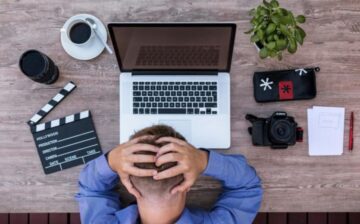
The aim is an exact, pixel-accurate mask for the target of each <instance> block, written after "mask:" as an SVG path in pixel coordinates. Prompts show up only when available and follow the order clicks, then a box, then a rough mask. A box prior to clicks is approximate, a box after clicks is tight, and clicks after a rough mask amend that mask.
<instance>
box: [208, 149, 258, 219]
mask: <svg viewBox="0 0 360 224" xmlns="http://www.w3.org/2000/svg"><path fill="white" fill-rule="evenodd" d="M203 175H207V176H211V177H214V178H216V179H218V180H220V181H221V183H222V185H223V190H224V191H223V193H222V194H221V195H220V197H219V199H218V201H217V202H216V203H215V205H214V206H213V208H212V209H211V211H210V213H209V214H208V215H206V217H204V218H205V220H206V219H210V220H209V221H210V222H211V223H226V224H232V223H234V224H235V223H249V224H251V223H252V222H253V220H254V218H255V216H256V214H257V212H258V210H259V209H260V205H261V200H262V195H263V190H262V188H261V180H260V178H259V177H258V176H257V174H256V171H255V169H254V168H253V167H251V166H250V165H249V164H248V163H247V162H246V159H245V157H244V156H241V155H222V154H219V153H216V152H214V151H209V161H208V165H207V168H206V169H205V171H204V173H203ZM205 223H206V222H205Z"/></svg>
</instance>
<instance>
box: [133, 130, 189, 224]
mask: <svg viewBox="0 0 360 224" xmlns="http://www.w3.org/2000/svg"><path fill="white" fill-rule="evenodd" d="M146 135H151V136H153V137H152V138H148V139H145V140H142V141H141V142H140V143H145V144H151V145H154V146H157V147H162V146H164V145H166V143H161V144H159V143H157V142H156V140H157V139H159V138H161V137H173V138H178V139H180V140H184V141H185V138H184V137H183V136H182V135H181V134H179V133H178V132H176V131H175V130H174V129H173V128H171V127H169V126H165V125H155V126H152V127H149V128H145V129H142V130H140V131H138V132H136V133H135V134H134V135H132V136H131V137H130V140H131V139H134V138H137V137H141V136H146ZM138 153H139V154H150V155H155V153H154V152H148V151H141V152H138ZM176 164H177V163H176V162H169V163H165V164H163V165H161V166H160V167H157V166H156V165H155V163H136V164H134V165H135V166H137V167H139V168H142V169H156V170H157V171H158V172H161V171H164V170H166V169H169V168H171V167H173V166H176ZM130 180H131V182H132V184H133V185H134V187H135V188H136V189H137V190H138V191H139V192H140V193H141V195H142V197H141V199H138V206H139V211H140V216H141V217H142V219H145V220H149V218H148V217H149V216H150V217H151V218H150V220H152V221H153V222H154V223H160V222H162V221H164V222H163V223H167V222H168V221H174V220H173V219H174V218H177V217H178V216H179V215H180V214H181V212H182V211H183V209H184V207H185V199H186V192H183V193H176V194H171V193H170V192H171V190H172V189H173V188H174V187H175V186H177V185H179V184H180V183H181V182H182V181H183V180H184V177H183V175H182V174H181V175H177V176H175V177H171V178H167V179H162V180H154V179H153V177H136V176H130ZM156 217H158V218H159V219H160V220H161V221H160V220H156V219H157V218H156ZM155 220H156V221H155ZM167 220H168V221H167ZM143 221H144V220H143Z"/></svg>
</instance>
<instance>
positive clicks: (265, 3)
mask: <svg viewBox="0 0 360 224" xmlns="http://www.w3.org/2000/svg"><path fill="white" fill-rule="evenodd" d="M263 4H264V5H265V6H266V7H267V8H271V4H270V3H269V2H267V1H266V0H263Z"/></svg>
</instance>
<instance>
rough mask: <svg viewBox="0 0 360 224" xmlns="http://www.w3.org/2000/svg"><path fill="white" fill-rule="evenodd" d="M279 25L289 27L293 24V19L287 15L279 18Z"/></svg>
mask: <svg viewBox="0 0 360 224" xmlns="http://www.w3.org/2000/svg"><path fill="white" fill-rule="evenodd" d="M280 23H281V24H284V25H290V24H292V23H293V19H292V18H291V15H290V14H288V15H287V16H283V17H281V18H280Z"/></svg>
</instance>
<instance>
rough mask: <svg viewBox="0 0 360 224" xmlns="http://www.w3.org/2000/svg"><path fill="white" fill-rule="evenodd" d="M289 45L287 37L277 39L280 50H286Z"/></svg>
mask: <svg viewBox="0 0 360 224" xmlns="http://www.w3.org/2000/svg"><path fill="white" fill-rule="evenodd" d="M286 47H287V41H286V39H277V40H276V49H277V50H279V51H282V50H284V49H285V48H286Z"/></svg>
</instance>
